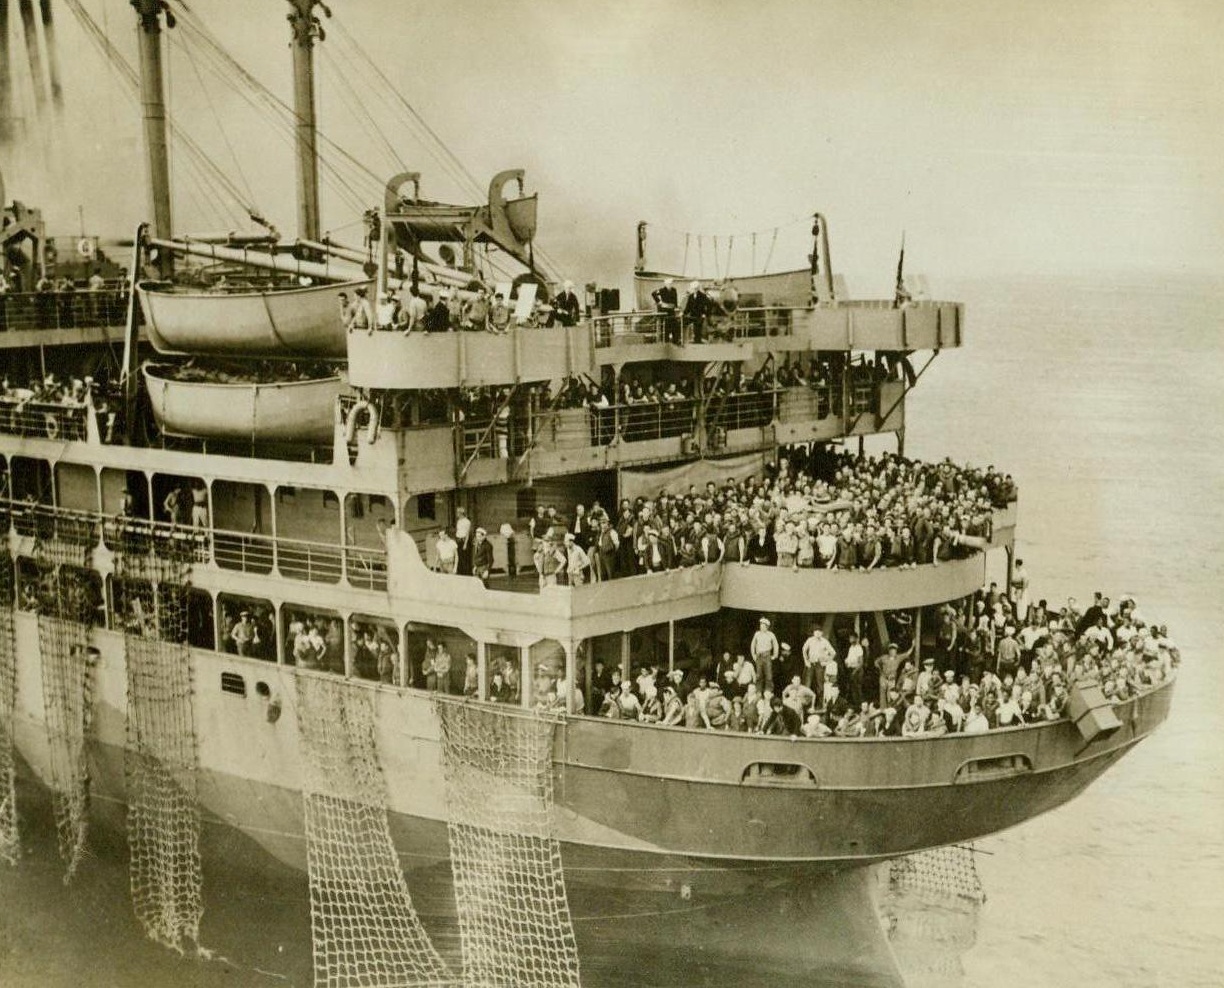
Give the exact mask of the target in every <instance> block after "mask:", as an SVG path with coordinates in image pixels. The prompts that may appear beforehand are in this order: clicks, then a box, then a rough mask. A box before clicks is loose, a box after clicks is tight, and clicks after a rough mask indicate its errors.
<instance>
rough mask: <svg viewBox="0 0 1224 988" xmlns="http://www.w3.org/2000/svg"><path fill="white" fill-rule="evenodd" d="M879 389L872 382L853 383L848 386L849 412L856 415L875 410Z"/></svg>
mask: <svg viewBox="0 0 1224 988" xmlns="http://www.w3.org/2000/svg"><path fill="white" fill-rule="evenodd" d="M878 395H879V389H878V388H877V386H876V385H875V383H873V382H868V383H861V382H860V383H855V384H852V385H851V386H850V408H849V414H850V415H851V416H854V417H857V416H859V415H865V414H866V413H867V412H874V411H877V403H876V398H877V396H878Z"/></svg>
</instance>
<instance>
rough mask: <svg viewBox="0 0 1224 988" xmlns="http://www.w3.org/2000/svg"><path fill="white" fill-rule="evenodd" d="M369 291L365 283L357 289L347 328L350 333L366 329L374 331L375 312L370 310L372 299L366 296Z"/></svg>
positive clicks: (368, 331) (350, 307)
mask: <svg viewBox="0 0 1224 988" xmlns="http://www.w3.org/2000/svg"><path fill="white" fill-rule="evenodd" d="M368 294H369V291H368V290H367V289H366V287H365V286H364V285H363V286H362V287H360V288H358V289H357V297H356V298H355V299H354V300H353V304H352V305H351V306H349V313H348V322H347V323H346V324H345V328H346V329H347V330H348V332H350V333H354V332H356V331H357V330H359V329H360V330H365V332H366V333H372V332H374V314H373V313H372V312H371V311H370V301H369V299H368V298H366V296H367V295H368Z"/></svg>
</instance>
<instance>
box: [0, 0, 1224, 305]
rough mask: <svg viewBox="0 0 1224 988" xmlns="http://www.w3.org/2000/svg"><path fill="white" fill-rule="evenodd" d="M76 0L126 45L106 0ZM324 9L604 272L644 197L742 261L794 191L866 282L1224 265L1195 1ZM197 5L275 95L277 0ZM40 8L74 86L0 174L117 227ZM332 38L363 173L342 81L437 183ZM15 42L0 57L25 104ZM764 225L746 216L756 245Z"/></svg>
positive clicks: (99, 118) (284, 206) (1209, 80)
mask: <svg viewBox="0 0 1224 988" xmlns="http://www.w3.org/2000/svg"><path fill="white" fill-rule="evenodd" d="M80 2H81V3H82V4H83V5H84V6H85V8H86V9H88V10H89V11H90V12H91V13H93V14H94V16H95V17H96V18H97V19H98V21H99V23H100V24H102V25H103V26H104V29H105V30H107V31H108V32H109V34H110V36H111V37H112V39H113V40H115V42H116V43H117V44H119V45H120V46H121V47H122V48H123V49H124V50H125V51H127V52H128V53H129V54H132V53H134V30H135V29H134V26H133V23H134V15H133V14H132V12H131V9H130V7H129V5H128V3H127V0H80ZM177 2H178V0H175V3H176V4H177ZM332 7H333V9H334V11H335V14H336V17H337V19H338V20H340V21H342V22H343V24H344V25H345V27H346V28H347V30H348V31H349V32H351V33H352V35H354V36H356V38H357V39H358V41H359V42H360V43H361V44H362V45H363V46H364V47H365V48H366V49H367V50H368V52H369V53H370V55H371V56H373V58H374V60H375V61H376V62H377V63H378V65H379V66H380V67H381V68H382V69H383V70H384V71H385V72H386V73H387V74H388V75H389V76H390V77H391V78H392V79H393V80H394V81H395V82H396V84H397V86H398V87H399V88H400V89H401V90H402V91H403V93H404V94H405V95H406V96H407V98H408V100H409V101H410V102H411V103H412V105H413V106H414V107H415V108H416V109H417V110H418V111H419V112H420V113H421V114H422V115H423V117H424V118H425V119H426V120H428V121H429V123H430V124H431V125H432V126H433V128H434V129H435V130H436V131H437V132H438V134H439V135H441V137H442V138H443V139H444V140H445V141H446V142H447V144H448V145H449V146H450V147H451V148H452V149H453V150H454V151H455V152H456V154H458V156H459V157H460V158H461V159H462V160H463V162H464V163H465V164H466V165H467V167H468V169H469V170H470V171H471V172H472V173H474V174H475V175H476V176H477V177H478V178H479V179H480V180H481V182H482V183H483V182H485V181H487V178H488V177H489V176H491V175H492V173H493V172H495V171H497V170H499V169H501V168H507V167H515V166H522V167H525V168H526V169H527V171H528V181H529V186H530V188H531V189H533V190H537V191H539V192H540V194H541V231H540V236H539V242H540V244H541V245H542V246H543V247H545V248H546V249H547V250H548V251H549V253H550V255H551V256H552V257H553V258H554V259H555V260H557V261H559V262H560V263H561V265H562V266H563V267H564V268H565V269H566V271H567V272H568V273H571V274H573V275H574V276H575V277H577V278H579V279H581V280H586V279H587V278H588V277H592V278H599V279H601V280H604V281H614V280H616V279H617V278H618V277H621V276H623V274H624V273H625V272H627V271H628V270H629V268H630V267H631V265H632V262H633V245H634V227H635V224H636V222H637V221H638V220H639V219H646V220H648V221H650V222H652V224H654V226H653V231H654V236H652V241H651V243H652V246H656V247H658V248H659V249H660V251H662V249H663V248H664V247H667V246H671V247H676V248H678V245H680V244H682V240H681V239H680V238H679V236H678V235H672V234H668V233H666V231H667V230H674V231H680V230H689V231H696V232H702V233H705V234H715V233H717V234H721V235H723V239H722V241H721V242H722V244H723V247H724V249H725V243H726V240H725V235H726V234H727V233H737V234H739V235H740V236H739V237H738V238H737V249H741V250H744V251H745V253H744V254H743V255H737V264H738V263H739V262H741V261H742V262H743V263H747V260H748V258H747V253H746V251H747V243H748V241H747V238H746V236H745V234H746V233H747V231H752V230H760V231H768V230H769V229H770V228H772V227H774V226H775V225H778V224H780V223H784V222H785V221H789V220H793V219H794V218H796V217H800V216H802V215H803V214H805V213H810V212H812V211H814V210H817V209H819V210H820V211H822V212H824V213H825V214H826V215H827V216H828V218H829V220H830V225H831V230H832V235H833V260H834V263H835V266H836V267H837V269H838V270H840V271H843V272H845V273H846V275H847V277H848V279H849V281H850V285H851V288H852V289H856V290H858V291H859V292H860V293H865V294H879V293H886V292H887V291H888V290H889V288H890V285H891V277H892V271H893V269H894V267H895V263H896V261H895V258H896V250H897V243H898V240H899V237H900V233H901V231H902V229H904V230H905V231H906V239H907V266H908V268H909V270H911V271H921V272H924V273H926V274H928V275H929V276H930V277H931V279H932V282H933V283H934V284H936V285H938V283H939V280H940V279H941V277H955V276H961V275H978V274H987V273H997V274H1001V275H1010V274H1045V273H1052V272H1064V271H1069V272H1073V273H1085V272H1092V271H1094V270H1098V269H1102V268H1109V269H1116V268H1119V267H1134V268H1146V269H1166V270H1170V271H1179V272H1189V273H1198V272H1204V271H1212V272H1218V271H1219V270H1220V267H1221V264H1220V262H1221V260H1224V191H1222V190H1224V127H1222V126H1221V124H1220V121H1221V120H1224V72H1222V71H1221V59H1220V56H1219V52H1220V51H1221V50H1222V49H1224V3H1220V2H1219V0H1201V2H1198V0H1143V2H1139V0H1136V2H1131V0H1022V2H1016V0H1010V2H1006V3H1005V2H996V0H955V2H953V0H930V2H909V3H905V2H887V0H854V2H849V0H843V2H838V3H830V2H798V0H753V2H742V0H717V2H713V0H710V2H698V0H653V2H642V0H621V2H616V3H612V2H602V0H598V2H597V0H566V2H526V0H483V2H476V0H445V2H442V0H437V2H409V0H403V2H390V0H332ZM193 8H194V9H196V10H197V11H198V12H199V14H200V15H201V16H202V17H203V18H205V20H206V21H207V22H208V24H209V25H210V26H211V27H212V29H213V30H214V31H215V33H216V34H217V35H218V36H219V37H220V38H221V39H222V40H223V41H224V42H225V43H226V45H227V46H229V47H231V48H232V50H233V51H234V52H235V54H236V55H238V57H239V58H240V59H241V60H242V61H243V62H244V63H246V64H247V65H248V66H249V67H250V69H251V71H252V72H253V73H254V74H256V75H257V76H258V77H259V78H260V79H261V80H263V81H265V82H266V83H267V84H268V85H269V86H271V87H273V88H274V89H275V90H276V91H277V92H279V93H281V94H283V95H284V96H286V97H287V96H288V93H289V81H290V75H289V51H288V47H287V41H288V26H287V24H286V22H285V14H286V12H287V10H288V7H287V4H286V3H284V0H194V3H193ZM56 10H57V18H58V20H57V24H58V33H59V36H58V46H57V47H58V49H59V52H60V60H61V62H62V63H63V65H64V67H65V68H64V71H65V79H64V88H65V93H66V99H67V101H68V104H69V105H68V108H67V109H66V111H65V113H64V115H63V117H62V118H61V119H60V120H59V121H58V122H55V123H48V122H44V123H42V124H31V126H30V128H29V130H28V132H27V137H26V139H25V140H24V142H23V144H22V146H21V147H20V148H19V149H17V150H16V151H11V150H10V151H9V152H3V154H4V157H0V169H3V171H4V174H5V178H6V182H7V189H8V195H9V197H10V198H12V197H17V198H21V199H23V200H25V201H27V202H30V203H37V204H40V205H42V206H43V207H44V208H45V210H46V212H47V213H48V215H49V217H50V219H51V220H52V226H53V227H54V229H55V230H56V231H63V232H73V231H74V230H75V229H76V226H77V222H78V220H77V208H76V207H77V205H78V204H83V205H84V209H85V221H86V222H85V225H86V226H87V227H88V228H89V229H90V230H91V231H99V232H108V233H125V232H127V231H129V230H130V229H131V228H132V226H133V225H134V223H135V221H136V220H137V219H139V218H141V217H142V216H143V214H144V212H145V211H146V210H145V207H144V204H143V202H144V200H143V186H142V177H141V176H142V169H143V164H142V159H141V157H140V155H139V149H138V140H139V118H138V113H137V112H136V111H135V109H134V107H133V104H132V103H131V102H130V101H129V99H128V98H127V97H126V96H124V94H123V90H122V89H121V88H120V87H119V85H118V84H117V82H115V81H114V79H113V77H112V76H111V74H110V73H109V71H108V70H107V68H106V67H105V66H104V64H103V63H102V61H101V60H100V58H99V57H98V56H97V55H96V53H95V51H94V49H93V48H92V47H91V46H90V44H89V42H88V41H87V40H86V39H85V36H84V35H83V34H82V32H81V30H80V29H79V28H78V26H77V24H76V22H75V20H74V19H73V17H72V14H71V13H70V10H69V8H68V7H67V6H65V3H64V2H60V3H58V4H57V6H56ZM14 16H15V15H14ZM186 41H187V39H186V36H185V35H184V33H183V32H182V31H181V30H180V31H179V32H178V36H177V40H176V42H175V49H174V54H173V58H172V61H171V88H172V96H173V101H174V108H175V111H176V112H177V114H178V115H179V116H180V118H181V119H183V121H184V123H185V125H186V126H187V128H188V129H189V130H190V131H191V132H192V133H193V134H194V135H195V136H196V137H197V138H198V140H199V141H200V142H201V143H202V144H203V145H205V146H206V147H207V148H208V149H209V150H210V151H211V152H213V153H214V154H215V155H216V157H217V160H218V162H219V163H220V164H221V165H222V166H223V167H226V168H228V169H229V170H231V171H234V170H235V169H234V166H233V164H232V161H233V156H232V155H231V151H230V148H231V147H232V148H233V149H234V150H233V155H236V156H237V157H238V158H239V159H240V160H241V162H242V172H243V173H244V175H245V181H246V182H247V183H249V185H250V186H251V188H252V191H253V195H254V198H255V200H256V202H257V203H258V204H259V205H260V207H261V208H262V209H263V210H264V211H265V212H266V213H267V214H268V215H269V216H271V217H272V218H273V219H274V220H275V221H276V222H277V223H278V225H279V226H280V227H281V229H282V230H286V231H291V230H292V229H293V227H294V224H295V221H294V211H293V210H294V207H293V167H292V159H291V156H290V152H289V148H288V146H287V144H285V143H284V142H283V141H282V140H280V139H278V138H276V137H275V136H274V135H273V134H272V129H271V128H270V126H269V124H268V123H267V121H265V120H260V119H259V118H258V117H257V116H256V115H255V114H254V113H253V112H251V111H250V110H249V109H248V108H247V107H245V106H244V105H243V104H242V103H241V102H240V101H239V100H238V99H237V98H236V97H234V96H233V95H232V93H231V91H230V90H228V89H227V88H226V87H225V86H223V85H221V84H219V83H217V82H216V81H210V80H212V76H211V74H210V68H209V66H208V64H207V62H206V60H205V59H204V57H203V56H202V55H199V54H196V55H194V56H190V55H188V51H189V50H190V48H189V47H187V46H186ZM343 42H344V39H343V36H342V35H341V33H340V32H339V29H338V28H332V29H331V37H330V38H329V40H328V42H327V43H326V46H327V48H328V52H329V54H328V55H327V56H326V57H325V58H322V59H321V63H320V101H321V110H322V113H323V121H322V124H323V127H324V129H325V130H327V131H329V132H331V133H333V134H334V135H335V136H336V137H337V138H338V139H339V140H340V141H341V142H342V143H343V144H344V146H345V147H346V148H347V149H349V150H350V151H351V153H353V154H354V155H356V156H358V157H359V158H361V159H362V160H363V161H365V162H367V163H368V164H369V166H370V167H371V168H373V169H374V171H376V172H377V173H378V174H380V175H382V174H388V173H389V172H390V171H391V169H392V167H393V162H392V159H391V156H390V154H389V153H388V152H387V151H386V150H385V149H384V148H382V147H380V144H379V142H378V141H377V140H376V139H374V138H372V137H370V136H368V135H367V134H366V133H365V132H364V130H363V129H362V127H361V126H360V124H361V113H362V111H361V110H358V109H356V108H355V107H354V105H353V104H352V102H351V101H350V102H345V99H346V97H347V95H348V94H346V92H345V90H344V86H345V80H348V83H349V84H351V85H354V86H355V87H357V88H358V89H362V90H364V91H365V93H366V96H365V99H364V102H365V103H366V105H367V106H368V107H369V112H370V113H371V114H372V115H374V116H375V117H376V118H377V119H378V121H379V123H380V125H381V127H382V129H383V130H384V131H385V132H386V134H387V136H388V138H389V139H390V141H391V142H392V144H394V145H395V147H396V149H397V151H398V152H399V153H398V158H399V160H400V161H402V162H404V163H406V164H407V165H408V166H409V167H412V168H416V169H419V170H421V171H423V172H424V173H425V193H426V195H435V196H438V197H441V198H450V197H454V196H456V195H457V193H458V191H459V190H458V189H457V188H456V186H455V185H454V184H453V183H451V182H450V181H449V180H448V179H447V178H446V176H445V174H444V173H443V171H442V169H441V167H440V166H439V164H438V163H437V162H436V161H435V160H434V159H433V158H431V157H430V156H429V155H427V154H426V153H425V151H424V150H423V149H422V147H421V145H420V144H419V143H418V142H417V141H416V140H415V139H414V137H413V135H412V134H411V133H410V132H409V131H408V130H407V129H406V128H405V127H404V126H403V125H402V123H399V122H397V121H396V120H394V119H393V117H394V114H393V113H391V112H389V111H388V110H387V104H385V103H383V102H381V101H380V100H379V99H377V98H375V97H373V96H371V95H370V94H369V92H368V89H367V88H365V87H363V84H362V80H363V78H364V77H363V76H361V75H360V74H359V72H358V69H357V68H356V67H355V66H353V65H352V63H351V62H349V61H347V59H346V52H345V49H344V43H343ZM23 50H24V49H23V48H22V47H17V48H16V49H15V50H14V55H15V57H14V59H13V64H14V66H15V68H16V70H17V72H18V83H19V92H18V95H19V99H20V105H21V106H22V107H23V108H27V107H28V105H29V102H30V99H29V93H28V86H29V82H28V72H27V71H26V70H25V68H24V65H23V64H22V62H21V59H20V58H19V57H16V56H19V55H21V53H22V52H23ZM218 121H221V122H223V124H224V136H222V130H221V129H220V128H219V126H218ZM227 141H228V146H227ZM174 167H175V175H176V178H177V180H178V184H177V188H176V211H177V216H176V225H177V226H178V227H179V228H180V229H192V228H194V229H199V228H200V227H202V226H203V227H206V228H209V229H213V228H216V226H217V223H218V220H217V219H216V218H215V217H214V216H213V215H212V213H213V212H214V211H215V210H214V209H212V208H210V207H208V206H207V205H205V203H204V199H205V198H206V195H205V194H204V193H202V192H201V191H199V190H193V189H192V188H191V184H192V183H191V182H190V177H191V176H190V172H189V171H188V169H187V167H186V165H185V164H184V163H183V161H182V160H181V157H176V161H175V166H174ZM48 186H51V187H48ZM368 195H369V194H368V192H367V198H368ZM374 204H376V203H375V201H370V205H374ZM324 214H325V225H326V226H328V227H330V228H341V227H343V226H344V225H345V224H347V223H349V222H351V220H352V219H353V218H354V215H353V212H352V207H350V206H345V205H344V204H343V203H342V202H341V201H340V199H339V198H338V197H337V196H336V195H335V194H334V193H332V192H331V190H328V194H327V196H326V197H325V201H324ZM348 232H350V233H352V228H350V229H349V231H348ZM791 232H792V233H795V234H796V235H797V236H795V237H792V238H791V239H790V240H785V239H784V240H783V241H780V243H779V248H778V249H779V251H781V250H782V249H783V244H784V243H785V245H786V246H787V247H788V248H789V250H788V251H787V254H788V256H787V257H785V258H783V257H782V256H781V254H779V255H777V256H775V260H774V266H775V267H777V266H778V264H779V261H787V262H789V264H788V265H787V266H792V265H793V266H802V265H803V263H804V261H803V257H802V250H803V238H802V236H801V235H802V234H803V233H804V232H805V227H804V226H802V225H800V226H798V227H795V228H793V229H792V231H791ZM768 238H769V234H768V233H762V234H760V236H759V246H758V251H759V255H763V254H764V252H765V247H764V245H765V243H766V242H767V240H768ZM705 243H706V244H707V245H708V244H709V241H708V240H706V241H705ZM707 249H708V247H707ZM695 250H696V247H695V243H694V246H693V251H695ZM708 256H712V255H708ZM658 259H659V260H660V261H662V256H660V257H659V258H658ZM710 263H711V262H710V261H709V260H707V265H709V264H710ZM706 273H707V274H708V273H709V271H708V269H707V272H706Z"/></svg>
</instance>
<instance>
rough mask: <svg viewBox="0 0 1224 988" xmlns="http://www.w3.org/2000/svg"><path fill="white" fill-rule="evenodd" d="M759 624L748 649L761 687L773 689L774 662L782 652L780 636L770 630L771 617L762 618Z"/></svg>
mask: <svg viewBox="0 0 1224 988" xmlns="http://www.w3.org/2000/svg"><path fill="white" fill-rule="evenodd" d="M758 624H759V627H758V629H757V632H756V634H754V635H753V636H752V642H751V643H750V644H749V646H748V651H749V653H750V654H751V655H752V660H753V662H755V663H756V668H757V680H758V682H759V683H760V685H761V688H762V689H773V687H774V679H773V664H774V660H775V659H777V658H778V656H779V655H780V654H781V653H782V649H781V646H780V645H779V644H778V636H777V635H775V634H774V633H773V632H772V631H770V630H769V618H764V617H763V618H761V620H760V622H758Z"/></svg>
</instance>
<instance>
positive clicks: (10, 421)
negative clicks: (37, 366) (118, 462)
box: [0, 373, 121, 443]
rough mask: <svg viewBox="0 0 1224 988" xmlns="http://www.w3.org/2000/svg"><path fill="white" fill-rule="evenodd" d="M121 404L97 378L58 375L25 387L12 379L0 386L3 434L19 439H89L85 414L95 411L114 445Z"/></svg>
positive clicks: (103, 432)
mask: <svg viewBox="0 0 1224 988" xmlns="http://www.w3.org/2000/svg"><path fill="white" fill-rule="evenodd" d="M120 407H121V402H120V401H119V396H118V394H117V392H116V391H115V390H114V389H113V388H111V387H110V386H108V384H107V383H106V382H99V381H95V380H94V378H93V377H90V376H88V375H87V376H84V377H71V378H63V379H61V378H60V377H59V376H58V375H56V374H54V373H50V374H47V375H46V377H43V378H33V379H32V380H31V381H30V382H29V384H27V385H25V386H24V387H23V386H21V385H19V384H14V383H12V382H11V381H10V380H9V378H8V377H5V378H4V379H3V382H2V383H0V430H3V431H5V432H11V433H15V434H17V435H37V436H42V435H48V436H51V437H52V438H63V439H77V440H81V439H84V438H85V410H86V409H87V408H93V410H94V412H95V413H96V414H97V417H98V428H99V432H100V435H101V438H102V441H103V442H107V443H110V442H114V441H115V439H116V438H117V434H118V433H117V430H118V429H119V425H120V423H119V410H120Z"/></svg>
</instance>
